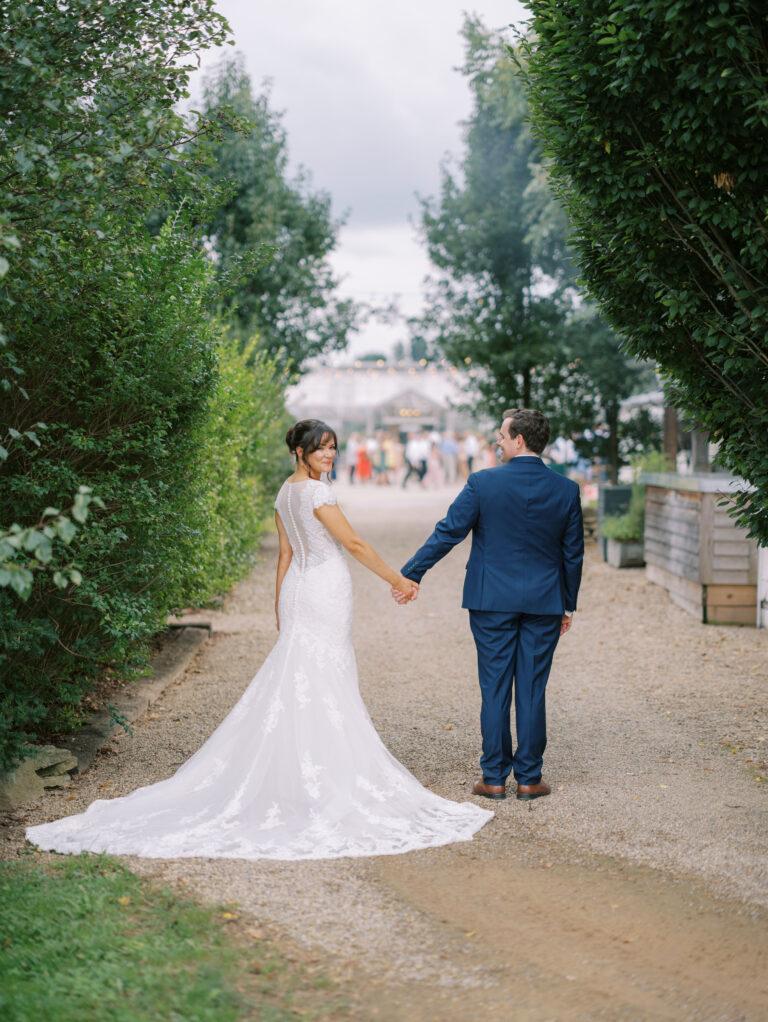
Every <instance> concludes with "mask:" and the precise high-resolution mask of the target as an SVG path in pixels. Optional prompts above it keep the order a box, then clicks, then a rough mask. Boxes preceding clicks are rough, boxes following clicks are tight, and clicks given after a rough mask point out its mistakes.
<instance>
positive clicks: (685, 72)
mask: <svg viewBox="0 0 768 1022" xmlns="http://www.w3.org/2000/svg"><path fill="white" fill-rule="evenodd" d="M529 6H530V8H531V10H532V12H533V19H532V22H531V25H530V34H529V35H528V36H527V39H526V40H525V41H524V44H523V49H524V52H525V56H526V58H527V59H526V60H525V61H524V62H522V63H521V68H522V71H523V75H524V77H525V80H526V82H527V86H528V90H529V93H530V98H531V102H532V109H533V118H534V125H535V132H536V136H537V137H538V138H539V139H540V141H541V144H542V148H543V151H544V154H545V156H546V157H547V159H548V160H549V161H551V175H552V178H553V181H554V187H555V189H556V193H557V195H558V197H559V199H560V200H561V201H562V202H563V204H564V206H565V208H566V210H567V212H568V215H569V218H570V220H571V221H572V223H573V225H574V234H573V243H574V246H575V249H576V251H577V255H578V259H579V263H580V265H581V270H582V275H583V278H584V281H585V283H586V286H587V289H588V291H589V293H590V295H591V296H592V297H593V299H594V300H595V301H596V302H597V303H598V305H599V307H600V309H601V311H602V313H603V314H604V315H605V317H606V318H607V320H608V321H609V322H610V323H611V324H612V326H613V327H614V328H615V329H617V330H618V331H619V332H620V333H621V334H622V335H623V336H624V338H625V339H626V344H627V347H628V350H629V351H631V352H632V353H634V354H635V355H637V356H639V357H641V358H650V359H653V360H654V361H655V362H657V363H658V365H659V366H660V367H661V370H662V375H663V377H664V379H665V382H666V384H667V387H666V388H665V389H667V390H668V392H669V393H671V394H672V395H673V398H674V401H675V403H676V404H677V405H678V406H679V407H680V408H681V409H682V410H683V411H684V413H685V414H686V418H688V419H689V420H690V421H692V422H696V423H698V424H700V425H701V426H703V427H704V428H705V429H708V430H709V431H710V434H711V437H712V439H713V440H716V441H719V443H720V455H719V457H720V460H721V462H722V463H723V464H724V465H726V466H727V467H728V468H730V469H731V470H732V471H733V472H735V473H737V474H739V475H741V476H743V477H745V479H747V480H748V481H749V482H751V483H752V484H753V487H754V488H753V489H752V490H749V489H747V488H746V487H745V488H744V490H743V492H742V494H741V496H740V497H739V499H738V500H737V502H736V505H735V513H736V514H737V517H739V519H740V520H741V522H742V523H743V524H745V525H747V526H748V527H749V529H750V532H751V534H752V535H753V536H756V537H757V538H759V539H760V540H761V542H763V543H768V439H767V438H768V345H767V344H766V336H767V335H768V301H766V283H765V281H766V278H768V234H767V233H766V227H765V152H766V146H767V145H768V105H767V104H766V100H765V97H766V93H767V92H768V26H767V23H766V18H765V5H764V4H763V3H761V2H759V0H720V2H718V3H712V4H707V5H703V6H702V5H701V4H700V3H698V2H696V0H675V2H673V3H669V2H667V0H635V2H633V3H624V4H617V3H615V2H613V0H589V2H588V3H581V4H574V3H570V4H563V3H562V2H560V0H530V3H529Z"/></svg>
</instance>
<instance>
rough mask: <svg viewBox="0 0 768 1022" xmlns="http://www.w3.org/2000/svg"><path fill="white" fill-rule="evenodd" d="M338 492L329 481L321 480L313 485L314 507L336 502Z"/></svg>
mask: <svg viewBox="0 0 768 1022" xmlns="http://www.w3.org/2000/svg"><path fill="white" fill-rule="evenodd" d="M336 503H337V500H336V494H335V493H334V492H333V488H332V487H331V486H329V485H328V483H324V482H322V481H321V482H319V483H318V484H317V485H316V486H313V487H312V507H313V508H315V507H322V506H323V504H336Z"/></svg>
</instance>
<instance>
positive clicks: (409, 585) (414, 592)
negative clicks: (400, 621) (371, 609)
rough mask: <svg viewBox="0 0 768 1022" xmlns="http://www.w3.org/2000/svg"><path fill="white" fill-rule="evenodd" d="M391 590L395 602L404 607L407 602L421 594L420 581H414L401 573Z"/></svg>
mask: <svg viewBox="0 0 768 1022" xmlns="http://www.w3.org/2000/svg"><path fill="white" fill-rule="evenodd" d="M389 591H390V593H391V594H392V599H393V600H394V601H395V603H398V604H399V605H400V606H401V607H404V606H405V604H406V603H412V602H413V601H414V600H415V599H416V597H417V596H418V595H419V584H418V582H413V581H412V580H411V579H410V578H406V577H405V575H401V576H400V578H399V580H398V581H397V582H396V583H395V585H393V586H392V587H391V588H390V590H389Z"/></svg>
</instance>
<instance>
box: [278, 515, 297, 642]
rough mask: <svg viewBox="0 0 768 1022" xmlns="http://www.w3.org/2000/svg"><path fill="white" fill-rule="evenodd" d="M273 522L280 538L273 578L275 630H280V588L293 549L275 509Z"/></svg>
mask: <svg viewBox="0 0 768 1022" xmlns="http://www.w3.org/2000/svg"><path fill="white" fill-rule="evenodd" d="M275 524H276V525H277V535H278V538H279V539H280V552H279V553H278V555H277V577H276V579H275V621H276V622H277V630H278V632H279V631H280V611H279V604H280V589H281V587H282V584H283V579H284V578H285V573H286V571H288V569H289V568H290V566H291V559H292V558H293V550H292V549H291V544H290V543H289V542H288V533H287V532H286V531H285V526H284V525H283V521H282V519H281V517H280V515H279V514H278V513H277V511H275Z"/></svg>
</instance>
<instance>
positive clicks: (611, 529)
mask: <svg viewBox="0 0 768 1022" xmlns="http://www.w3.org/2000/svg"><path fill="white" fill-rule="evenodd" d="M630 463H631V465H632V473H633V477H634V478H633V482H632V496H631V497H630V499H629V508H628V509H627V511H626V512H625V513H624V514H623V515H607V516H606V517H605V518H604V519H603V522H602V525H601V526H600V531H601V533H602V534H603V536H605V538H606V539H615V540H618V541H619V542H620V543H642V541H643V533H644V530H645V485H644V484H643V483H641V482H640V481H639V479H640V476H641V474H642V473H643V472H665V471H668V469H669V465H668V463H667V458H666V455H665V454H663V453H662V452H661V451H650V452H649V453H648V454H643V455H640V456H638V457H635V458H632V459H630Z"/></svg>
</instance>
